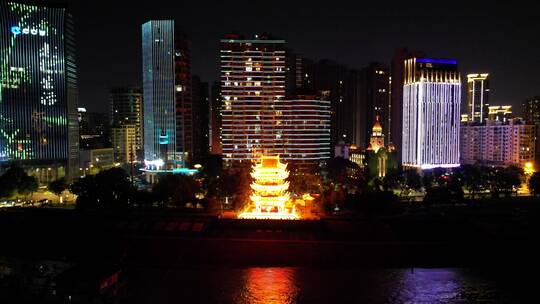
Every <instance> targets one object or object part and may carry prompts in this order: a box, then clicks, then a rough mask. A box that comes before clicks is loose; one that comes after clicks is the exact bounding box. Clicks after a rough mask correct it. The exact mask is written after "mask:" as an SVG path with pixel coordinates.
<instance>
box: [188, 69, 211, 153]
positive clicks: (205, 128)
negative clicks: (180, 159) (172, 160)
mask: <svg viewBox="0 0 540 304" xmlns="http://www.w3.org/2000/svg"><path fill="white" fill-rule="evenodd" d="M192 87H193V96H192V100H193V115H192V116H193V156H194V158H192V160H194V161H200V160H201V158H202V157H203V156H205V155H207V154H208V153H209V138H210V134H209V133H210V131H209V113H210V97H209V91H208V82H201V79H200V78H199V76H193V77H192Z"/></svg>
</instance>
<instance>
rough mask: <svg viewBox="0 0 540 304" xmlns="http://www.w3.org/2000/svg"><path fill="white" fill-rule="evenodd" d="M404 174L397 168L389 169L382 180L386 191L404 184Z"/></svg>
mask: <svg viewBox="0 0 540 304" xmlns="http://www.w3.org/2000/svg"><path fill="white" fill-rule="evenodd" d="M402 182H403V175H402V174H401V173H400V172H399V171H398V170H397V169H388V171H387V172H386V175H385V176H384V177H383V180H382V187H383V190H384V191H390V190H392V189H397V188H399V187H400V186H401V185H402Z"/></svg>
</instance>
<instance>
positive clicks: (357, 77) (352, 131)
mask: <svg viewBox="0 0 540 304" xmlns="http://www.w3.org/2000/svg"><path fill="white" fill-rule="evenodd" d="M302 69H303V76H304V79H303V80H302V82H301V83H302V86H303V87H304V88H306V89H310V90H313V91H316V92H325V94H326V95H327V96H328V98H327V100H329V101H330V102H331V106H332V119H331V120H332V126H331V129H332V132H331V141H332V145H333V146H335V145H337V144H339V143H340V142H346V143H350V144H356V145H360V143H362V142H365V133H366V132H365V127H364V121H365V109H363V108H362V107H361V105H360V94H361V92H360V87H361V74H360V72H358V71H356V70H351V69H349V68H347V67H346V66H344V65H341V64H337V63H335V62H333V61H330V60H321V61H319V62H316V63H314V62H311V61H308V60H304V61H303V67H302Z"/></svg>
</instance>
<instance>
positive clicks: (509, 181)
mask: <svg viewBox="0 0 540 304" xmlns="http://www.w3.org/2000/svg"><path fill="white" fill-rule="evenodd" d="M492 177H493V180H492V181H491V184H492V187H494V189H493V190H495V192H496V193H497V192H499V191H500V192H504V193H505V194H506V195H508V194H509V193H512V192H513V191H514V189H515V188H518V187H519V186H520V185H521V183H522V178H523V170H522V169H521V168H518V167H516V166H509V167H506V168H498V169H496V170H495V172H494V174H493V175H492ZM516 193H517V192H516Z"/></svg>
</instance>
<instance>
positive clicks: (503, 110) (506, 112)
mask: <svg viewBox="0 0 540 304" xmlns="http://www.w3.org/2000/svg"><path fill="white" fill-rule="evenodd" d="M487 118H488V119H489V120H497V121H502V122H506V121H507V120H508V119H510V118H513V115H512V106H489V107H488V117H487Z"/></svg>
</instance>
